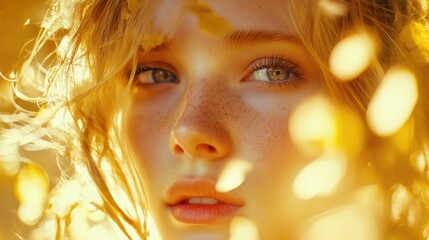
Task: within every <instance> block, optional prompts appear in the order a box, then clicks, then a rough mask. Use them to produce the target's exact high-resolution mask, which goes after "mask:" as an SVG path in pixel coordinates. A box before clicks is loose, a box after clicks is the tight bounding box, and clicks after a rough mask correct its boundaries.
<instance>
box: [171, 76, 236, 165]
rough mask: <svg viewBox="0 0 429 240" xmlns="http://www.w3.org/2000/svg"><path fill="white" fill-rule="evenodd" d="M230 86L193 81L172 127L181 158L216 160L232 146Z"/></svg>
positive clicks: (174, 148) (174, 146) (173, 142)
mask: <svg viewBox="0 0 429 240" xmlns="http://www.w3.org/2000/svg"><path fill="white" fill-rule="evenodd" d="M225 93H226V89H222V87H221V86H220V84H216V83H215V82H213V81H209V80H207V81H205V80H204V79H201V80H200V81H198V82H196V83H192V84H189V87H188V88H187V89H186V91H185V94H184V96H183V98H182V100H181V103H180V110H179V111H178V114H177V118H176V123H175V125H174V127H173V128H172V130H171V139H170V140H171V141H170V148H171V151H173V153H174V154H176V155H177V156H178V157H180V158H181V157H184V156H188V157H191V158H204V159H207V160H214V159H219V158H222V157H224V156H225V155H227V154H228V152H229V151H230V149H231V139H230V136H229V131H228V128H227V124H226V119H225V118H224V116H225V115H226V114H225V111H227V108H226V99H225Z"/></svg>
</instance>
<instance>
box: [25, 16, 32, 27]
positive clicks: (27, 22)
mask: <svg viewBox="0 0 429 240" xmlns="http://www.w3.org/2000/svg"><path fill="white" fill-rule="evenodd" d="M30 21H31V20H30V19H29V18H27V20H26V21H25V23H24V26H27V25H30Z"/></svg>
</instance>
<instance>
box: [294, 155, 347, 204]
mask: <svg viewBox="0 0 429 240" xmlns="http://www.w3.org/2000/svg"><path fill="white" fill-rule="evenodd" d="M346 170H347V159H346V156H345V155H344V154H343V153H342V152H341V151H334V150H333V151H329V152H327V153H325V154H323V155H322V156H320V157H319V158H318V159H316V160H314V161H313V162H311V163H310V164H308V165H307V166H305V167H304V168H303V169H302V170H301V172H300V173H299V174H298V176H297V177H296V178H295V180H294V182H293V191H294V193H295V195H296V196H297V197H299V198H301V199H304V200H306V199H311V198H314V197H317V196H321V197H324V196H329V195H330V194H331V193H333V192H334V190H335V189H336V187H337V186H338V184H339V183H340V182H341V180H342V179H343V177H344V175H345V173H346Z"/></svg>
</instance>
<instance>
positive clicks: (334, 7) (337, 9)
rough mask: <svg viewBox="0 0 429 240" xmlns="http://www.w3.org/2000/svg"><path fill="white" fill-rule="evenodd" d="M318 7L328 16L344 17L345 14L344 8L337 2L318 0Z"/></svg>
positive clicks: (345, 9)
mask: <svg viewBox="0 0 429 240" xmlns="http://www.w3.org/2000/svg"><path fill="white" fill-rule="evenodd" d="M319 7H320V9H321V10H323V11H324V12H325V13H327V14H328V15H330V16H344V15H346V13H347V8H346V6H344V4H341V3H340V2H338V1H333V0H320V1H319Z"/></svg>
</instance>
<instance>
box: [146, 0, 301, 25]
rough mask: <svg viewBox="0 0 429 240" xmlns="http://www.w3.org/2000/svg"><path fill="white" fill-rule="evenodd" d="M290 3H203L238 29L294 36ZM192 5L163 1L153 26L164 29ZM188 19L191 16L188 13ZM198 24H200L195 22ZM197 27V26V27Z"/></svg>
mask: <svg viewBox="0 0 429 240" xmlns="http://www.w3.org/2000/svg"><path fill="white" fill-rule="evenodd" d="M288 1H290V0H229V1H227V0H204V2H206V3H208V4H209V5H210V6H211V8H212V9H213V10H214V12H215V13H216V14H218V15H220V16H222V17H223V18H225V19H226V20H227V21H228V22H229V23H230V24H231V25H232V26H233V27H234V28H235V29H249V30H254V29H257V30H270V31H283V32H288V33H293V31H292V23H291V17H290V14H289V11H288V8H287V3H288ZM189 2H191V1H177V0H164V1H162V2H159V5H158V7H156V9H155V11H154V26H155V27H156V28H160V29H162V28H163V27H165V26H169V25H170V26H171V22H172V21H175V20H177V19H179V18H180V17H179V16H180V15H181V14H183V9H186V6H189V5H187V4H189ZM187 15H192V14H191V13H190V12H189V11H188V12H185V16H184V19H185V20H186V19H187V17H188V16H187ZM195 22H197V21H195ZM195 24H198V23H195Z"/></svg>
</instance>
